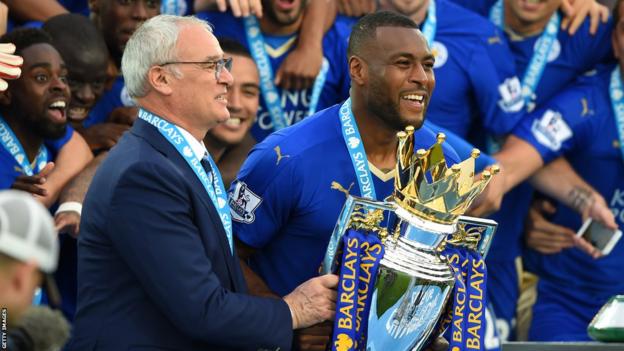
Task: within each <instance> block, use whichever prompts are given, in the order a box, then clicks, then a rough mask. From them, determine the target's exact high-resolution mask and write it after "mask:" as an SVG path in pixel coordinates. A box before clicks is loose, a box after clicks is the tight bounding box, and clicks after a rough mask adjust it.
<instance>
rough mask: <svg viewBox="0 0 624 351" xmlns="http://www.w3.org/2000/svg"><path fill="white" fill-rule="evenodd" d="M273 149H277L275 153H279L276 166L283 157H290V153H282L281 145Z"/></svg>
mask: <svg viewBox="0 0 624 351" xmlns="http://www.w3.org/2000/svg"><path fill="white" fill-rule="evenodd" d="M273 150H275V154H276V155H277V161H275V165H276V166H277V165H279V163H280V161H281V160H282V159H283V158H287V157H290V155H282V149H280V147H279V145H278V146H276V147H274V148H273Z"/></svg>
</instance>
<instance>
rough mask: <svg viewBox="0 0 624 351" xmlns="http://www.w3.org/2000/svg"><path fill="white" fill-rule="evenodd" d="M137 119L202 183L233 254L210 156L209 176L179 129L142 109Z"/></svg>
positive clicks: (219, 182) (226, 211)
mask: <svg viewBox="0 0 624 351" xmlns="http://www.w3.org/2000/svg"><path fill="white" fill-rule="evenodd" d="M139 118H140V119H142V120H144V121H145V122H147V123H149V124H151V125H153V126H154V127H156V129H158V131H159V132H160V134H161V135H162V136H163V137H164V138H165V139H167V141H168V142H169V143H170V144H171V145H173V147H175V149H176V150H177V151H178V153H179V154H180V156H182V158H184V160H185V161H186V163H187V164H188V165H189V167H191V169H192V170H193V172H195V175H196V176H197V179H199V181H200V182H201V183H202V185H203V186H204V189H206V192H207V193H208V196H209V197H210V200H211V201H212V204H213V205H214V207H215V208H216V209H217V211H218V212H219V217H220V218H221V222H222V223H223V228H224V229H225V234H226V235H227V239H228V243H229V244H230V252H231V253H232V254H233V253H234V243H233V240H232V217H231V214H230V206H229V205H228V201H227V195H226V194H227V193H226V192H225V188H224V186H223V180H222V179H221V173H219V169H218V168H217V166H216V164H215V163H214V161H213V160H212V158H211V157H210V154H207V155H206V158H207V159H208V161H209V162H210V166H211V167H212V172H211V174H210V176H209V175H208V174H207V173H206V170H205V169H204V166H202V164H201V161H200V160H199V159H198V158H197V157H196V156H195V153H194V152H193V149H192V148H191V146H190V145H189V142H188V141H187V140H186V138H185V137H184V135H182V133H181V132H180V129H179V128H178V127H177V126H176V125H174V124H171V123H169V122H167V121H166V120H164V119H162V118H161V117H158V116H156V115H154V114H153V113H150V112H148V111H146V110H144V109H141V110H139Z"/></svg>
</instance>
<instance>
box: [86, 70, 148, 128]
mask: <svg viewBox="0 0 624 351" xmlns="http://www.w3.org/2000/svg"><path fill="white" fill-rule="evenodd" d="M131 106H136V104H135V102H134V100H132V98H130V95H128V90H127V89H126V84H125V83H124V79H123V76H121V75H120V76H118V77H117V78H116V79H115V82H114V83H113V86H112V87H111V88H110V90H107V91H106V92H105V93H104V95H102V97H101V98H100V100H99V101H98V102H97V103H96V104H95V106H93V108H92V109H91V111H90V112H89V116H88V117H87V119H86V120H85V121H84V122H83V125H84V127H85V128H89V127H91V126H92V125H94V124H98V123H104V122H106V121H107V120H108V117H109V115H110V113H111V112H113V110H114V109H116V108H118V107H131Z"/></svg>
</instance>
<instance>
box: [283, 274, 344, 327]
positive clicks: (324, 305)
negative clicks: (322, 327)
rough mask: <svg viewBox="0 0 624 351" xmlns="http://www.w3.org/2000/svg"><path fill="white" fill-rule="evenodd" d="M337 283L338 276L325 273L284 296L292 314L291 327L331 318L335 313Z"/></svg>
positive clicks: (316, 322)
mask: <svg viewBox="0 0 624 351" xmlns="http://www.w3.org/2000/svg"><path fill="white" fill-rule="evenodd" d="M337 285H338V276H337V275H334V274H327V275H323V276H320V277H316V278H312V279H310V280H308V281H306V282H305V283H303V284H301V285H299V286H298V287H297V288H296V289H295V290H294V291H293V292H291V293H290V294H288V295H286V296H284V301H285V302H286V303H287V304H288V307H289V308H290V313H291V315H292V320H293V329H301V328H306V327H309V326H312V325H315V324H318V323H321V322H324V321H327V320H333V319H334V316H335V314H336V298H337V295H338V294H337V292H336V290H335V289H336V286H337Z"/></svg>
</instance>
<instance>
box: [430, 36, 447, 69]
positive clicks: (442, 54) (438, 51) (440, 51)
mask: <svg viewBox="0 0 624 351" xmlns="http://www.w3.org/2000/svg"><path fill="white" fill-rule="evenodd" d="M431 53H432V54H433V57H435V63H434V64H433V68H440V67H442V66H444V64H445V63H446V61H447V60H448V50H447V49H446V46H444V44H442V43H440V42H439V41H434V42H433V44H431Z"/></svg>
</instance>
